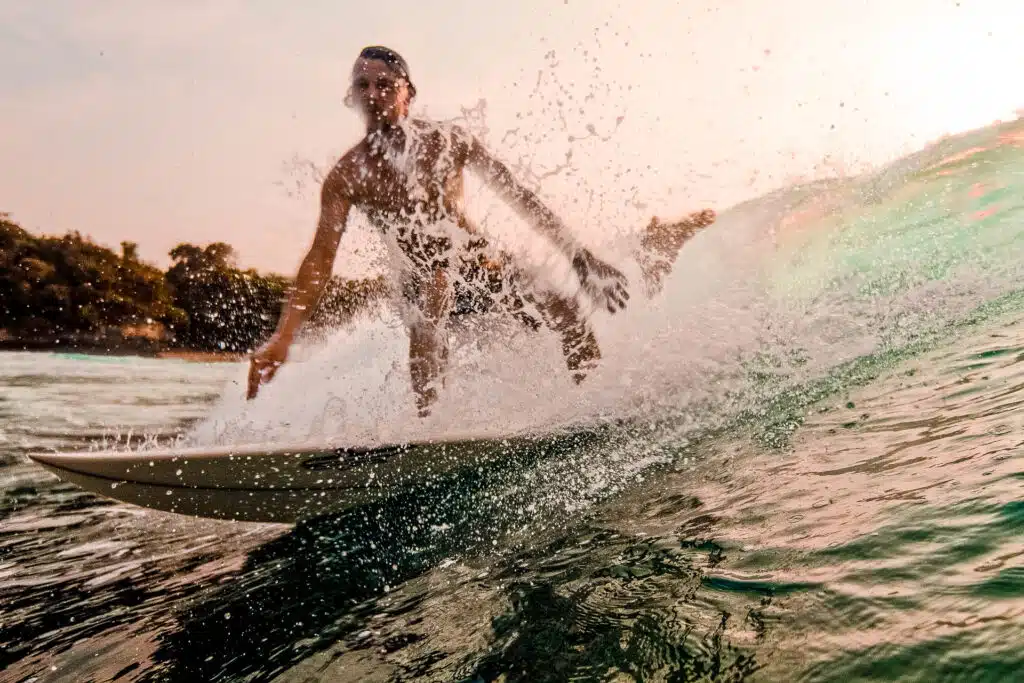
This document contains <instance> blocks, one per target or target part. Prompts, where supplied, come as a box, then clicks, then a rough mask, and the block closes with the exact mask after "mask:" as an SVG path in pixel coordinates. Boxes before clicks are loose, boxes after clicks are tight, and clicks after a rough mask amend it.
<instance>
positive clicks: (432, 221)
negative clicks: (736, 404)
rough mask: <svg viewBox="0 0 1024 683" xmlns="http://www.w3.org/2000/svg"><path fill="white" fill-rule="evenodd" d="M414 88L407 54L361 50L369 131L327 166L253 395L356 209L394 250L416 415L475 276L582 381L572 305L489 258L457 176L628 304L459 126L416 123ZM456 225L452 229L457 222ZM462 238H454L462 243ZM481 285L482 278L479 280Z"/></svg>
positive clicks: (586, 363) (360, 87)
mask: <svg viewBox="0 0 1024 683" xmlns="http://www.w3.org/2000/svg"><path fill="white" fill-rule="evenodd" d="M415 95H416V88H415V86H413V84H412V82H411V80H410V78H409V69H408V66H407V64H406V63H405V60H404V59H402V57H400V56H399V55H398V54H396V53H395V52H394V51H392V50H390V49H388V48H384V47H379V46H375V47H368V48H365V49H364V50H363V51H362V52H361V53H360V55H359V57H358V59H357V60H356V63H355V65H354V66H353V70H352V84H351V87H350V89H349V92H348V96H347V97H346V103H347V104H349V106H354V107H357V108H358V109H359V111H360V113H361V114H362V116H363V118H364V120H365V122H366V136H365V137H364V138H363V140H362V141H361V142H359V143H358V144H357V145H356V146H355V147H353V148H352V149H351V150H349V151H348V152H347V153H346V154H345V155H344V156H343V157H342V159H341V160H340V161H339V162H338V163H337V164H336V165H335V166H334V168H333V169H332V170H331V171H330V173H328V175H327V177H326V179H325V180H324V183H323V187H322V189H321V206H320V218H319V221H318V225H317V230H316V234H315V236H314V238H313V243H312V246H311V247H310V249H309V252H308V253H307V254H306V257H305V258H304V259H303V261H302V264H301V265H300V267H299V271H298V274H297V276H296V278H295V283H294V285H293V287H292V290H291V293H290V296H289V299H288V301H287V303H286V304H285V306H284V310H283V311H282V314H281V318H280V320H279V322H278V326H277V330H276V331H275V333H274V334H273V336H272V337H271V338H270V339H269V340H268V341H267V342H266V343H265V344H264V345H263V346H261V347H260V348H259V349H258V350H257V351H256V352H255V354H254V355H253V357H252V361H251V365H250V369H249V391H248V397H249V398H253V397H254V396H255V395H256V393H257V392H258V390H259V386H260V384H261V383H263V382H267V381H269V380H270V379H271V378H272V377H273V375H274V373H275V372H276V371H277V369H278V368H279V367H280V366H281V364H282V363H284V362H285V360H286V358H287V355H288V348H289V346H290V345H291V343H292V341H293V339H294V337H295V334H296V332H297V331H298V329H299V327H300V326H301V325H302V323H303V321H304V320H305V318H306V316H307V315H308V314H309V312H311V310H312V309H313V306H314V304H315V303H316V302H317V300H318V299H319V298H320V295H321V294H322V292H323V290H324V286H325V285H326V283H327V281H328V279H329V278H330V275H331V271H332V269H333V263H334V259H335V255H336V253H337V248H338V242H339V240H340V239H341V235H342V233H343V232H344V229H345V225H346V221H347V219H348V215H349V212H350V210H351V209H353V208H357V209H359V210H361V211H362V212H363V213H364V214H365V215H366V216H367V218H368V219H369V221H370V223H371V224H372V225H374V226H375V227H376V228H377V229H378V230H380V231H381V233H382V235H383V236H384V238H385V241H386V242H387V243H388V244H389V246H390V247H394V248H393V249H391V253H392V256H393V257H395V259H396V261H397V263H395V266H396V271H397V272H396V273H395V276H396V280H397V282H396V283H395V284H397V285H398V286H397V288H396V289H397V290H398V294H399V297H398V298H399V301H400V305H401V308H402V313H403V318H404V320H405V323H406V327H407V329H408V333H409V371H410V377H411V380H412V388H413V390H414V392H415V394H416V402H417V408H418V409H419V414H420V415H421V416H426V415H428V414H429V411H430V407H431V405H432V404H433V403H434V402H435V401H436V400H437V388H438V387H437V386H436V384H437V382H438V381H443V375H444V371H445V366H446V363H447V358H448V351H447V339H446V335H445V332H446V329H445V328H446V325H447V321H448V317H449V314H450V312H451V307H452V304H453V299H454V296H455V292H456V288H457V286H458V285H463V286H464V285H465V283H472V282H476V283H479V285H480V286H481V287H482V288H483V289H484V290H486V291H488V292H489V293H491V294H494V295H496V296H498V297H499V302H500V305H502V306H504V307H506V308H508V309H509V310H510V311H511V312H512V313H513V314H517V317H520V319H521V320H522V321H523V322H524V323H525V324H527V325H529V326H531V327H533V328H534V329H536V328H537V327H539V325H540V321H538V320H537V319H536V317H537V316H534V315H531V313H530V311H528V310H527V309H529V308H531V307H532V309H534V311H535V312H536V313H537V314H539V317H540V318H541V320H542V321H543V323H544V324H546V325H547V326H549V327H550V328H551V329H553V330H554V331H555V332H557V333H558V334H559V335H560V336H561V338H562V349H563V353H564V356H565V361H566V366H567V367H568V369H569V371H570V372H571V373H572V376H573V379H574V381H576V382H580V381H582V380H583V379H584V378H585V377H586V374H587V372H588V371H589V370H590V369H591V368H593V367H594V365H595V364H596V361H597V360H598V359H599V358H600V350H599V348H598V346H597V341H596V339H595V337H594V335H593V332H592V331H591V330H590V328H589V326H588V325H587V322H586V320H585V319H584V318H583V316H582V315H581V313H580V310H579V306H578V304H577V302H575V301H572V300H569V299H566V298H564V297H561V296H558V295H556V294H553V293H541V292H536V291H529V290H528V289H524V287H523V284H524V283H523V282H522V279H523V278H522V277H521V276H522V273H521V271H519V270H518V269H515V268H513V267H512V266H511V265H510V264H509V262H508V257H507V255H500V256H498V257H497V259H495V258H493V257H491V256H488V255H487V254H485V252H484V250H485V249H486V248H487V246H488V245H487V243H486V241H485V240H484V239H482V238H481V237H480V236H479V233H478V230H477V228H476V226H474V225H473V224H472V223H471V222H470V221H469V219H468V218H467V217H466V215H465V212H464V208H463V205H464V197H463V175H464V171H466V170H467V169H468V170H471V171H473V172H475V173H477V174H479V175H480V176H481V177H482V178H483V180H484V181H486V183H487V184H488V185H489V186H490V187H491V188H492V189H494V190H495V191H496V192H497V193H498V194H499V196H501V197H502V198H503V199H505V200H506V201H507V202H509V203H510V204H511V205H512V206H513V207H515V208H516V209H517V210H518V212H519V213H520V214H521V215H522V216H523V217H524V218H525V219H526V220H527V221H528V222H530V223H531V224H532V225H533V226H534V227H535V228H536V229H538V231H539V232H541V233H542V234H544V235H546V236H547V237H548V238H549V239H551V240H552V242H553V243H554V244H555V245H556V246H557V247H558V248H559V250H560V251H561V252H562V253H563V254H564V255H565V256H566V258H567V259H569V261H570V263H571V264H572V268H573V271H574V272H575V273H576V275H577V277H578V278H579V280H580V284H581V285H582V288H583V291H585V292H586V294H587V295H588V296H589V297H591V299H593V301H594V302H595V303H597V304H598V305H599V306H602V307H604V308H606V309H607V310H608V311H609V312H611V313H615V312H616V311H617V310H619V309H621V308H623V307H624V306H625V305H626V300H627V299H628V298H629V294H628V292H627V290H626V285H627V282H626V278H625V277H624V276H623V274H622V273H621V272H619V271H618V270H616V269H615V268H614V267H612V266H611V265H609V264H607V263H605V262H603V261H601V260H599V259H598V258H597V257H595V256H594V255H593V254H592V253H591V252H590V251H589V250H587V249H585V248H584V247H583V246H582V245H580V244H579V243H578V242H577V241H576V240H575V239H574V238H573V236H572V235H571V234H570V233H569V231H568V229H566V227H565V226H564V225H563V224H562V222H561V221H560V220H559V219H558V218H557V217H556V216H555V215H554V214H553V213H552V212H551V211H550V210H549V209H548V208H547V207H546V206H544V204H542V203H541V201H540V200H539V199H538V198H537V196H536V195H535V194H534V193H532V192H530V191H529V190H528V189H526V188H525V187H523V186H522V185H521V184H519V183H518V182H517V181H516V179H515V178H514V177H513V176H512V174H511V172H510V171H509V169H508V168H507V167H506V166H505V165H504V164H503V163H501V162H500V161H498V160H497V159H495V158H494V157H493V156H492V155H491V154H490V153H489V152H488V151H487V150H486V149H485V148H484V147H483V146H482V145H481V144H480V143H479V141H478V140H476V139H475V138H474V137H473V136H472V135H470V134H469V133H468V132H466V131H465V130H463V129H461V128H459V127H458V126H453V125H447V124H438V123H434V122H429V121H421V120H414V119H411V118H410V117H409V105H410V103H411V101H412V99H413V97H415ZM452 228H454V230H453V229H452ZM460 242H461V244H460ZM481 280H482V282H481Z"/></svg>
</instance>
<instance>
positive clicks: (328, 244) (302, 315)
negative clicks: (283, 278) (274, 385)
mask: <svg viewBox="0 0 1024 683" xmlns="http://www.w3.org/2000/svg"><path fill="white" fill-rule="evenodd" d="M344 187H345V184H344V183H343V181H342V177H341V173H340V172H339V171H338V170H337V168H336V169H335V170H334V171H331V173H330V174H329V175H328V176H327V179H326V180H325V181H324V185H323V188H322V190H321V193H320V219H319V221H318V222H317V228H316V234H315V235H314V237H313V243H312V245H310V248H309V251H308V252H307V253H306V256H305V258H303V259H302V264H301V265H300V266H299V271H298V273H297V274H296V275H295V282H294V284H293V285H292V287H291V289H290V290H289V293H288V301H287V303H285V305H284V308H283V310H282V311H281V317H280V319H279V320H278V323H277V330H276V331H275V332H274V335H273V336H272V337H271V338H270V339H269V340H268V341H267V342H266V343H265V344H264V345H263V346H261V347H260V348H259V350H258V351H256V353H255V354H253V357H252V362H251V363H250V366H249V390H248V398H253V397H255V396H256V393H257V392H258V391H259V387H260V384H262V383H264V382H269V381H270V379H271V378H272V377H273V376H274V373H276V372H277V369H278V368H279V367H280V366H281V364H282V363H284V361H285V360H286V358H287V357H288V347H289V346H291V343H292V340H294V339H295V334H296V333H297V332H298V330H299V328H300V327H301V326H302V323H303V322H304V321H305V320H306V318H307V317H308V316H309V314H310V312H311V311H312V308H313V306H314V305H315V304H316V302H317V301H318V300H319V298H320V296H321V295H322V294H323V291H324V287H325V286H326V285H327V281H328V280H329V279H330V277H331V270H332V268H333V266H334V257H335V255H336V254H337V253H338V242H339V241H340V240H341V235H342V233H343V232H344V231H345V223H346V221H347V219H348V212H349V209H350V207H351V198H350V197H349V196H348V193H347V192H346V191H345V190H344Z"/></svg>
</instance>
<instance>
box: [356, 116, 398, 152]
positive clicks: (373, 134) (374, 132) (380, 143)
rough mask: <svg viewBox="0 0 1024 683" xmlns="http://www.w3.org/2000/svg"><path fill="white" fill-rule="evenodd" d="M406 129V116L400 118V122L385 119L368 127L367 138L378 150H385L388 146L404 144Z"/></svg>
mask: <svg viewBox="0 0 1024 683" xmlns="http://www.w3.org/2000/svg"><path fill="white" fill-rule="evenodd" d="M405 129H406V119H404V118H403V119H401V120H399V121H398V123H390V122H385V121H381V122H378V123H372V124H370V125H368V126H367V127H366V139H367V140H368V141H369V142H370V145H371V146H372V147H374V148H375V149H377V150H383V149H384V148H386V147H394V146H402V145H404V144H405V140H406V137H407V134H406V130H405Z"/></svg>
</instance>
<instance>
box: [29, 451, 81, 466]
mask: <svg viewBox="0 0 1024 683" xmlns="http://www.w3.org/2000/svg"><path fill="white" fill-rule="evenodd" d="M28 457H29V459H30V460H32V461H34V462H36V463H39V464H40V465H43V466H45V467H56V468H57V469H67V467H68V465H69V464H71V463H70V462H69V461H70V460H72V458H70V457H68V455H67V454H66V453H29V454H28Z"/></svg>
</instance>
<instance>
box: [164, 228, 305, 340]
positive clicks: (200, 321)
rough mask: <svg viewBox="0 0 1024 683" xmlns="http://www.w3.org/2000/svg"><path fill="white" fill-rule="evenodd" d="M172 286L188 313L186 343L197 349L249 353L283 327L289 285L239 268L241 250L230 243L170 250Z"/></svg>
mask: <svg viewBox="0 0 1024 683" xmlns="http://www.w3.org/2000/svg"><path fill="white" fill-rule="evenodd" d="M170 257H171V260H172V265H171V267H170V268H169V269H168V271H167V282H168V283H169V284H170V286H171V287H172V288H173V291H174V301H175V303H176V305H177V306H178V307H180V308H181V309H182V310H184V311H185V312H186V313H187V314H188V323H187V325H186V326H184V327H183V328H181V329H179V330H178V334H177V337H178V340H179V342H180V343H183V344H184V345H186V346H188V347H190V348H197V349H207V350H225V351H246V350H249V349H251V348H253V347H254V346H256V345H257V344H258V343H259V342H260V341H261V340H262V339H264V338H265V337H267V336H269V334H270V333H271V332H272V331H273V329H274V327H275V326H276V325H277V318H278V315H279V311H280V308H281V301H282V297H283V295H284V292H285V288H286V287H287V285H288V281H287V280H286V279H285V278H282V277H277V276H272V275H271V276H262V275H260V274H259V273H257V272H256V271H254V270H247V271H242V270H238V269H237V268H235V266H234V263H235V251H234V249H233V248H232V247H231V246H230V245H228V244H225V243H224V242H214V243H212V244H209V245H207V246H205V247H200V246H197V245H195V244H189V243H182V244H179V245H177V246H176V247H174V248H173V249H172V250H171V251H170Z"/></svg>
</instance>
